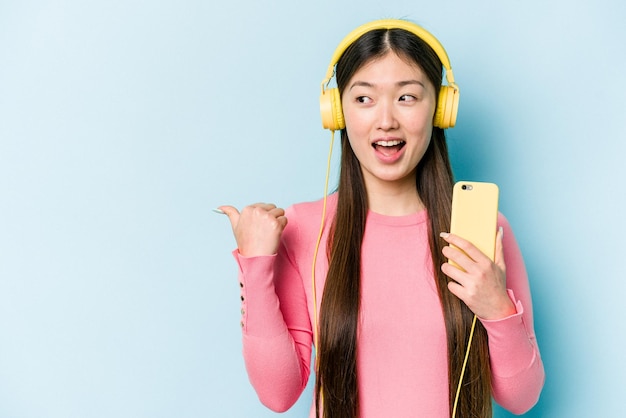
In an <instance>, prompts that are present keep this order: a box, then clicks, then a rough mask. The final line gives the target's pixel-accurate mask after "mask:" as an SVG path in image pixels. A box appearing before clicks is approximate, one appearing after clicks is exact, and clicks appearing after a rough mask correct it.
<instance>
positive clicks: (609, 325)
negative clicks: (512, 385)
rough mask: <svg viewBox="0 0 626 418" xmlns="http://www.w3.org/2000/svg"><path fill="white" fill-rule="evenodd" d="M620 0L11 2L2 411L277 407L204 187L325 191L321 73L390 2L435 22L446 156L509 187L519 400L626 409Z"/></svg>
mask: <svg viewBox="0 0 626 418" xmlns="http://www.w3.org/2000/svg"><path fill="white" fill-rule="evenodd" d="M625 5H626V3H624V2H622V1H619V0H614V1H611V0H596V1H590V0H586V1H578V2H571V1H550V0H547V1H546V0H527V1H496V0H492V1H488V0H480V1H471V2H470V1H462V0H458V1H453V0H442V1H438V2H415V1H407V0H403V1H397V0H386V1H374V0H358V1H356V0H355V1H343V2H340V1H330V0H318V1H307V2H300V1H289V0H281V1H275V2H269V1H253V0H245V1H235V0H233V1H221V2H218V1H212V2H207V1H199V0H198V1H190V0H185V1H173V0H156V1H147V0H146V1H140V0H125V1H122V0H112V1H78V0H65V1H62V0H59V1H32V0H19V1H18V0H14V1H8V0H0V417H2V418H4V417H7V418H9V417H10V418H13V417H16V418H17V417H29V418H30V417H33V418H34V417H37V418H40V417H51V418H52V417H55V418H56V417H64V418H67V417H118V418H122V417H124V418H125V417H129V418H130V417H190V418H191V417H209V416H210V417H252V416H254V417H272V416H275V414H274V413H272V412H270V411H269V410H267V409H265V408H264V407H263V406H262V405H261V404H260V403H259V402H258V400H257V399H256V396H255V394H254V392H253V390H252V388H251V386H250V384H249V383H248V380H247V376H246V373H245V369H244V366H243V360H242V357H241V341H240V330H239V291H238V285H237V280H236V266H235V263H234V260H233V259H232V257H231V255H230V251H231V250H232V249H233V248H234V239H233V238H232V234H231V231H230V226H229V224H228V222H227V220H226V218H224V217H222V216H219V215H216V214H214V213H212V212H211V211H210V210H211V208H213V207H216V206H218V205H221V204H233V205H236V206H239V207H241V206H242V205H244V204H248V203H253V202H257V201H272V202H275V203H277V204H278V205H281V206H287V205H289V204H291V203H294V202H298V201H302V200H312V199H317V198H319V197H320V196H321V195H322V192H323V181H324V173H325V163H326V155H327V151H328V144H329V137H330V135H329V133H328V132H326V131H324V130H322V128H321V122H320V117H319V111H318V96H319V92H320V82H321V81H322V78H323V76H324V74H325V71H326V67H327V65H328V61H329V60H330V56H331V55H332V52H333V51H334V48H335V47H336V45H337V44H338V43H339V41H340V40H341V39H342V38H343V36H344V35H346V34H347V33H348V32H349V31H350V30H352V29H353V28H355V27H356V26H358V25H360V24H362V23H365V22H367V21H370V20H373V19H378V18H384V17H394V18H408V19H411V20H414V21H416V22H417V23H420V24H422V25H423V26H424V27H426V28H427V29H429V30H430V31H432V32H433V33H434V34H435V35H436V36H437V37H438V38H439V39H440V41H441V42H442V43H443V44H444V45H445V47H446V49H447V51H448V53H449V55H450V58H451V61H452V65H453V68H454V73H455V76H456V80H457V82H458V84H459V86H460V88H461V104H460V110H459V112H460V113H459V119H458V124H457V127H456V128H454V129H452V130H450V131H449V143H450V148H451V154H452V159H453V163H454V169H455V173H456V174H457V177H458V178H459V179H472V180H488V181H493V182H496V183H498V184H499V185H500V188H501V201H500V205H501V206H500V207H501V210H502V211H503V212H504V213H505V215H507V217H508V218H509V220H510V222H511V224H512V226H513V228H514V230H515V231H516V236H517V237H518V240H519V243H520V245H521V247H522V251H523V253H524V255H525V258H526V261H527V266H528V270H529V273H530V280H531V288H532V292H533V297H534V305H535V306H534V308H535V319H536V330H537V337H538V341H539V344H540V348H541V352H542V355H543V360H544V362H545V367H546V372H547V381H546V385H545V388H544V391H543V393H542V396H541V399H540V401H539V404H538V405H537V406H536V407H535V408H534V409H533V410H532V411H531V412H529V413H528V414H526V416H528V417H569V418H574V417H585V418H586V417H605V416H625V415H626V406H625V404H624V402H623V393H624V389H626V387H625V385H624V382H623V376H624V375H625V374H626V360H625V356H624V348H623V340H624V339H625V338H624V337H626V335H625V329H626V326H625V325H624V320H625V319H626V317H625V314H624V309H623V294H624V289H625V288H624V285H623V281H624V278H625V277H624V273H623V258H624V250H625V246H624V243H623V238H624V236H625V235H626V229H625V227H624V222H623V220H622V218H623V214H624V208H623V204H624V195H625V193H624V187H625V186H624V183H623V179H624V176H625V174H626V173H625V169H624V166H625V162H624V150H625V146H624V140H625V139H626V129H625V127H624V117H625V114H626V112H625V111H626V105H625V97H626V95H625V93H626V89H625V83H624V80H623V75H624V71H625V70H626V56H625V54H624V43H625V41H626V30H625V29H624V27H625V26H624V22H625V21H626V6H625ZM335 155H336V154H335ZM333 169H334V171H333V179H334V178H335V174H336V159H335V160H334V165H333ZM310 396H311V395H310V388H309V389H308V393H306V394H305V395H304V396H303V397H302V398H301V400H300V401H299V403H298V404H297V405H296V406H294V407H293V408H292V409H291V410H290V411H289V412H288V413H286V414H284V415H283V416H285V417H304V416H306V413H307V411H308V408H309V403H310ZM496 416H497V417H508V416H509V414H508V413H506V412H504V411H501V410H498V411H497V412H496Z"/></svg>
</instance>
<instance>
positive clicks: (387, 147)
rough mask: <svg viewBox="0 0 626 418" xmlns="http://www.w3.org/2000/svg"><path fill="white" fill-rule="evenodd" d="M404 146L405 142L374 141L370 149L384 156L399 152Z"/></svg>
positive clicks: (395, 140) (396, 140)
mask: <svg viewBox="0 0 626 418" xmlns="http://www.w3.org/2000/svg"><path fill="white" fill-rule="evenodd" d="M405 145H406V142H404V141H401V140H399V139H394V140H390V141H376V142H374V143H373V144H372V147H374V149H375V150H376V151H378V152H380V153H382V154H384V155H392V154H395V153H396V152H398V151H400V150H401V149H402V148H403V147H404V146H405Z"/></svg>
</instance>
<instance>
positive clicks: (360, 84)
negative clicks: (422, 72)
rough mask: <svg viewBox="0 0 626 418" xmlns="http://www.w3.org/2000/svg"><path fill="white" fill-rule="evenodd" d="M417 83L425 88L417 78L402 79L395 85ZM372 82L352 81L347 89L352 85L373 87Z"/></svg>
mask: <svg viewBox="0 0 626 418" xmlns="http://www.w3.org/2000/svg"><path fill="white" fill-rule="evenodd" d="M413 84H415V85H418V86H421V87H423V88H426V86H425V85H424V83H422V82H421V81H419V80H403V81H398V82H397V83H396V86H398V87H404V86H410V85H413ZM374 86H375V85H374V84H372V83H369V82H367V81H355V82H354V83H352V85H351V86H350V88H349V89H348V90H352V89H353V88H354V87H369V88H374Z"/></svg>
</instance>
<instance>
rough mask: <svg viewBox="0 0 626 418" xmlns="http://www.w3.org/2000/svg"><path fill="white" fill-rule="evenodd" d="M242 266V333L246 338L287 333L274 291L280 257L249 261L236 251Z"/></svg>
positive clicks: (260, 257)
mask: <svg viewBox="0 0 626 418" xmlns="http://www.w3.org/2000/svg"><path fill="white" fill-rule="evenodd" d="M233 256H234V257H235V260H236V261H237V265H238V266H239V275H238V276H239V290H240V293H241V294H240V299H241V329H242V331H243V333H244V334H248V335H254V336H259V337H261V336H262V337H274V336H277V335H280V334H282V333H284V332H285V326H284V321H283V320H282V313H281V311H280V303H279V301H278V296H277V295H276V291H275V288H274V261H275V259H276V255H267V256H254V257H246V256H243V255H241V254H239V251H238V250H234V251H233Z"/></svg>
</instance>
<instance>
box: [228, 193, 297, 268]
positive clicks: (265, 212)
mask: <svg viewBox="0 0 626 418" xmlns="http://www.w3.org/2000/svg"><path fill="white" fill-rule="evenodd" d="M219 209H220V210H222V211H223V212H224V213H225V214H226V216H228V219H229V220H230V225H231V226H232V228H233V234H234V235H235V241H237V248H238V249H239V254H241V255H243V256H245V257H253V256H260V255H273V254H276V252H277V251H278V245H279V243H280V236H281V234H282V233H283V230H284V229H285V226H286V225H287V217H285V211H284V210H283V209H282V208H278V207H276V205H274V204H271V203H256V204H254V205H250V206H246V207H245V208H243V209H242V210H241V213H239V211H238V210H237V208H235V207H233V206H220V207H219Z"/></svg>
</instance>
